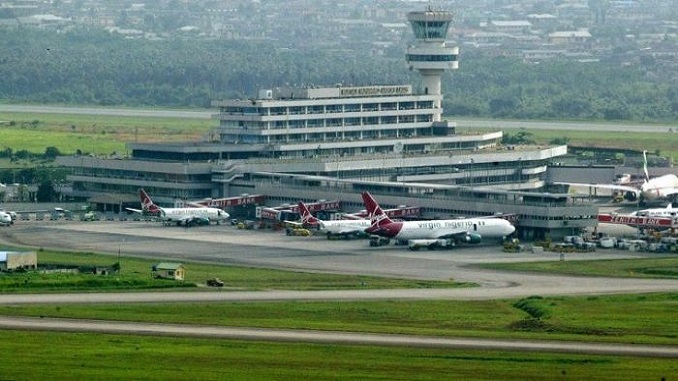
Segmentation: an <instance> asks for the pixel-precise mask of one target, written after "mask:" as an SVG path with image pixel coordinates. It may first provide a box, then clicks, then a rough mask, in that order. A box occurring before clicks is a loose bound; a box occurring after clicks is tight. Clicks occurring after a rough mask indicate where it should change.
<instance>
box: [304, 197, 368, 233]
mask: <svg viewBox="0 0 678 381" xmlns="http://www.w3.org/2000/svg"><path fill="white" fill-rule="evenodd" d="M298 207H299V214H301V223H302V224H304V225H310V226H318V227H319V228H320V231H322V232H325V234H327V239H331V238H334V237H342V238H348V237H350V236H360V235H364V234H365V229H367V228H369V227H370V220H367V219H351V220H320V219H318V218H316V217H314V216H313V215H312V214H311V211H310V210H308V208H307V207H306V204H304V203H303V202H301V201H299V205H298Z"/></svg>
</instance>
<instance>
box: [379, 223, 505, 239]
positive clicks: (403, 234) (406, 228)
mask: <svg viewBox="0 0 678 381" xmlns="http://www.w3.org/2000/svg"><path fill="white" fill-rule="evenodd" d="M514 231H515V227H513V225H511V224H510V223H509V222H508V221H506V220H504V219H501V218H469V219H460V220H437V221H396V222H391V223H388V224H384V225H381V226H379V230H375V231H373V232H371V233H372V234H377V235H381V236H384V237H388V238H394V239H397V240H402V241H407V240H412V239H437V238H452V237H454V236H462V235H464V234H476V235H479V236H481V237H485V238H487V237H496V238H501V237H506V236H508V235H510V234H511V233H513V232H514Z"/></svg>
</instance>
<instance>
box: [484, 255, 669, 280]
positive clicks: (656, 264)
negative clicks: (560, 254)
mask: <svg viewBox="0 0 678 381" xmlns="http://www.w3.org/2000/svg"><path fill="white" fill-rule="evenodd" d="M479 267H483V268H491V269H498V270H510V271H530V272H540V273H551V274H567V275H585V276H604V277H623V278H665V279H666V278H668V279H678V257H669V258H643V259H601V260H592V261H579V260H577V261H568V260H567V254H565V260H564V261H549V262H525V263H493V264H484V265H479Z"/></svg>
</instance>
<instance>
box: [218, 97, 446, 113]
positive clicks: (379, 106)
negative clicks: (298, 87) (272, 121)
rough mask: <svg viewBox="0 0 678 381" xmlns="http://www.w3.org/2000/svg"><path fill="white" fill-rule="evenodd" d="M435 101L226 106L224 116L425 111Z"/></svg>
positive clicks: (222, 108)
mask: <svg viewBox="0 0 678 381" xmlns="http://www.w3.org/2000/svg"><path fill="white" fill-rule="evenodd" d="M433 107H434V104H433V101H418V102H415V101H411V102H384V103H351V104H345V105H341V104H332V105H313V106H286V107H254V106H251V107H247V106H224V107H221V113H222V114H230V115H261V116H269V115H306V114H336V113H348V112H370V111H396V110H424V109H432V108H433Z"/></svg>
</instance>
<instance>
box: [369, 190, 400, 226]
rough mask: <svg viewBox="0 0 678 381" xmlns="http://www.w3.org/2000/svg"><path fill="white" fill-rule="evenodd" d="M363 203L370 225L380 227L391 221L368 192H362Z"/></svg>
mask: <svg viewBox="0 0 678 381" xmlns="http://www.w3.org/2000/svg"><path fill="white" fill-rule="evenodd" d="M362 196H363V204H365V209H367V214H368V215H369V216H370V223H371V226H372V227H380V226H382V225H386V224H390V223H392V222H393V221H392V220H391V219H390V218H389V217H388V216H387V215H386V213H384V211H383V210H382V209H381V207H380V206H379V204H378V203H377V200H375V199H374V197H372V195H371V194H370V193H369V192H363V193H362Z"/></svg>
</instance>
